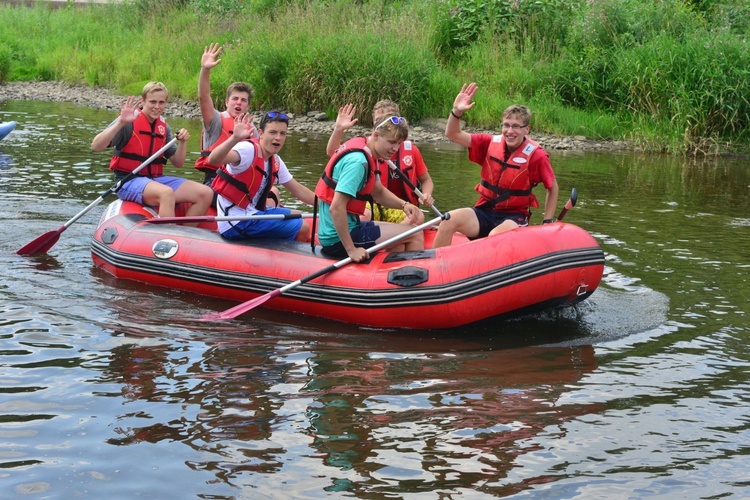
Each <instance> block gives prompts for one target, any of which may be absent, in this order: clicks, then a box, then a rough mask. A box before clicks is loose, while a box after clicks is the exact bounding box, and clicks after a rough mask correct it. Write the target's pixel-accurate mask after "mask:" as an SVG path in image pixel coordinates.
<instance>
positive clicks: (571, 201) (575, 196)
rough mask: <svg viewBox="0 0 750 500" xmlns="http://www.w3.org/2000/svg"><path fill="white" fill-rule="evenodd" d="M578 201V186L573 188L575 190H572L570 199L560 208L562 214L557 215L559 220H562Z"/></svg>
mask: <svg viewBox="0 0 750 500" xmlns="http://www.w3.org/2000/svg"><path fill="white" fill-rule="evenodd" d="M576 201H578V191H576V188H573V191H571V192H570V199H569V200H568V202H567V203H566V204H565V206H564V207H563V209H562V210H560V215H558V216H557V220H558V221H560V220H562V218H563V217H565V214H566V213H567V212H568V210H570V209H571V208H573V207H574V206H575V204H576Z"/></svg>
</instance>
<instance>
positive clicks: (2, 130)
mask: <svg viewBox="0 0 750 500" xmlns="http://www.w3.org/2000/svg"><path fill="white" fill-rule="evenodd" d="M14 128H16V122H0V139H4V138H5V136H6V135H8V134H10V133H11V132H12V131H13V129H14Z"/></svg>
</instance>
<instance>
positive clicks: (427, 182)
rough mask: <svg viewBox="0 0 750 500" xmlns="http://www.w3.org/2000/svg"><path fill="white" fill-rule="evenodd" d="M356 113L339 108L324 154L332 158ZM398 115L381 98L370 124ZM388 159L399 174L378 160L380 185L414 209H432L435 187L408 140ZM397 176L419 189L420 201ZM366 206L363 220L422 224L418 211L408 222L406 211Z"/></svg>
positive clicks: (391, 104)
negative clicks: (414, 207)
mask: <svg viewBox="0 0 750 500" xmlns="http://www.w3.org/2000/svg"><path fill="white" fill-rule="evenodd" d="M356 111H357V108H356V107H355V106H354V105H353V104H346V105H345V106H342V107H340V108H339V114H338V116H337V117H336V124H335V125H334V128H333V132H332V133H331V137H330V138H329V139H328V145H327V146H326V154H327V155H328V156H331V155H333V153H334V151H336V149H338V147H339V146H340V145H341V139H342V138H343V135H344V132H345V131H346V130H348V129H349V128H351V127H352V126H354V125H355V124H356V123H357V118H354V114H355V113H356ZM399 114H400V109H399V106H398V104H396V103H395V102H393V101H390V100H388V99H383V100H381V101H378V102H377V103H375V106H374V107H373V108H372V122H373V123H374V124H375V123H380V122H381V121H382V120H383V118H385V117H386V116H388V115H396V116H398V115H399ZM390 160H391V162H392V163H393V164H394V165H395V166H396V167H397V168H398V169H399V170H400V172H397V171H394V170H393V169H391V168H390V166H389V165H388V163H386V162H385V161H384V160H379V161H378V176H379V178H380V182H381V183H382V184H383V186H385V187H386V188H387V189H388V190H389V191H390V192H392V193H393V194H395V195H396V196H399V197H401V198H403V199H405V200H408V201H409V203H411V204H412V205H415V206H417V207H418V206H419V204H420V203H422V204H424V205H426V206H428V207H429V206H432V204H433V203H434V199H433V198H432V191H433V190H434V187H435V185H434V184H433V182H432V177H430V173H429V172H428V171H427V166H426V165H425V163H424V159H423V158H422V153H421V152H420V151H419V148H417V146H416V145H415V144H414V143H413V142H412V141H409V140H405V141H404V142H402V143H401V145H400V146H399V148H398V151H396V152H395V153H394V154H393V156H392V157H391V158H390ZM401 176H405V177H407V178H408V179H409V180H410V181H411V183H412V184H413V185H414V186H419V187H420V188H421V189H420V190H421V191H422V195H423V198H422V199H419V198H418V197H417V195H416V194H415V193H414V191H412V189H411V188H410V187H409V186H408V184H406V183H405V182H404V181H403V180H402V179H401ZM369 207H370V208H371V209H372V210H370V208H368V209H367V210H366V212H365V216H364V219H369V220H381V221H387V222H395V223H400V222H404V221H406V223H410V224H411V223H413V224H417V225H418V224H422V223H423V222H424V214H423V213H422V212H421V211H419V217H418V218H417V220H411V219H409V218H407V217H406V212H404V211H402V210H400V209H393V208H386V207H384V206H383V205H380V204H374V205H373V204H369Z"/></svg>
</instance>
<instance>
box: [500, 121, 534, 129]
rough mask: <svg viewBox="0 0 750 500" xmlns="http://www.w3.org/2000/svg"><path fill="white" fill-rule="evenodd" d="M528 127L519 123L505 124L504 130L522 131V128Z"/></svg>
mask: <svg viewBox="0 0 750 500" xmlns="http://www.w3.org/2000/svg"><path fill="white" fill-rule="evenodd" d="M528 126H529V124H528V123H527V124H526V125H519V124H517V123H503V125H502V127H503V130H508V129H509V128H512V129H513V130H521V129H522V128H524V127H528Z"/></svg>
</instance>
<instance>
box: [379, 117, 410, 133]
mask: <svg viewBox="0 0 750 500" xmlns="http://www.w3.org/2000/svg"><path fill="white" fill-rule="evenodd" d="M388 122H391V123H392V124H394V125H404V124H406V118H404V117H402V116H389V117H388V118H386V119H385V120H383V121H382V122H380V125H378V126H377V127H375V130H377V129H379V128H380V127H382V126H383V125H385V124H386V123H388Z"/></svg>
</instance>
